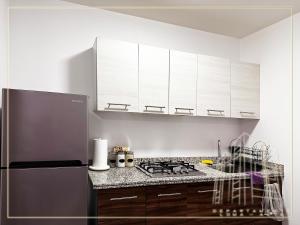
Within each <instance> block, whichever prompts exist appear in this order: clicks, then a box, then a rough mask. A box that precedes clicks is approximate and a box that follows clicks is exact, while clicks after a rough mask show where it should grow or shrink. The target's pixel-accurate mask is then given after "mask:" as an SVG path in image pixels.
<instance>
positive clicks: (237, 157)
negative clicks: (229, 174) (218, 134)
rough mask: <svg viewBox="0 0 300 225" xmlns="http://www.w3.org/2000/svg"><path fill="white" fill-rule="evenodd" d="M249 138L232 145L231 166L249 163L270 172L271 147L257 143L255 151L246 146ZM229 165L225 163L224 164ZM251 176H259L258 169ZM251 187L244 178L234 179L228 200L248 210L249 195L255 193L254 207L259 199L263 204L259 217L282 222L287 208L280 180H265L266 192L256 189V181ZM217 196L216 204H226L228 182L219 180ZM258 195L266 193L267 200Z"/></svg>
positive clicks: (253, 148)
mask: <svg viewBox="0 0 300 225" xmlns="http://www.w3.org/2000/svg"><path fill="white" fill-rule="evenodd" d="M248 138H249V135H247V136H245V135H244V136H243V135H242V136H241V137H239V138H237V139H234V140H232V141H231V142H230V146H229V149H230V152H231V162H232V163H233V164H234V163H236V162H239V163H238V164H239V165H240V166H243V165H244V163H241V162H246V161H247V162H248V163H250V164H260V165H261V166H262V168H263V169H266V168H268V163H269V160H270V159H271V150H270V145H267V144H266V143H265V142H263V141H257V142H255V143H254V144H253V145H252V146H251V147H247V146H245V144H244V143H245V142H244V140H246V139H248ZM223 163H225V162H223ZM253 169H254V170H253V171H251V173H250V175H251V176H252V175H253V174H255V173H256V172H259V171H256V166H254V167H253ZM250 180H251V182H250V186H247V183H246V180H245V179H241V178H235V177H233V178H232V179H231V180H229V182H228V190H231V191H230V192H228V198H229V199H231V203H234V202H236V201H237V202H238V204H239V205H241V206H242V205H244V206H246V205H247V204H249V202H248V203H247V202H246V198H245V196H246V191H247V190H250V191H251V204H253V203H254V201H255V199H260V200H261V209H260V210H259V215H265V216H271V217H273V218H274V219H275V220H278V221H282V218H283V217H284V205H283V200H282V196H281V193H280V190H279V185H278V184H279V183H280V182H282V180H281V181H280V178H279V177H269V176H265V177H264V178H263V188H262V189H261V188H259V187H257V186H256V184H255V182H253V179H252V178H251V179H250ZM214 188H215V190H216V191H215V192H214V196H213V203H214V204H220V203H222V201H223V189H224V181H223V180H216V181H215V184H214ZM257 193H263V196H261V195H258V194H257Z"/></svg>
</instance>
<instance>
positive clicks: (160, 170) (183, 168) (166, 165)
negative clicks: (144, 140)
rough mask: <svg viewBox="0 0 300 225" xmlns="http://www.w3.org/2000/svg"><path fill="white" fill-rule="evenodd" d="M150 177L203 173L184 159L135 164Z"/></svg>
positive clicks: (201, 174) (197, 174) (198, 174)
mask: <svg viewBox="0 0 300 225" xmlns="http://www.w3.org/2000/svg"><path fill="white" fill-rule="evenodd" d="M136 167H137V168H139V169H140V170H141V171H142V172H144V173H145V174H147V175H148V176H151V177H175V176H180V177H181V176H204V175H205V173H203V172H201V171H199V170H197V169H195V166H194V165H191V164H190V163H187V162H184V161H177V162H173V161H159V162H150V161H147V162H140V163H139V164H138V165H137V166H136Z"/></svg>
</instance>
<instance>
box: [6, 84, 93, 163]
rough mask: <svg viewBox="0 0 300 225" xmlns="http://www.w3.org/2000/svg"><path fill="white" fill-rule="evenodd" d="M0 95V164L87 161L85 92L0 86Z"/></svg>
mask: <svg viewBox="0 0 300 225" xmlns="http://www.w3.org/2000/svg"><path fill="white" fill-rule="evenodd" d="M2 96H3V116H2V118H3V125H2V128H3V139H2V142H3V149H2V154H1V156H2V159H1V167H7V166H8V165H9V164H10V163H11V162H36V161H71V160H79V161H81V163H82V164H83V165H84V164H87V142H88V141H87V138H88V137H87V135H88V134H87V97H86V96H83V95H72V94H60V93H49V92H39V91H23V90H15V89H3V93H2ZM7 122H8V123H7ZM8 134H9V135H8ZM6 141H7V142H6ZM7 153H8V156H7ZM7 161H8V162H9V163H7Z"/></svg>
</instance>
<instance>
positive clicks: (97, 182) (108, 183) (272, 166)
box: [89, 157, 284, 189]
mask: <svg viewBox="0 0 300 225" xmlns="http://www.w3.org/2000/svg"><path fill="white" fill-rule="evenodd" d="M170 159H171V160H173V161H177V160H178V161H179V160H184V161H187V162H190V163H192V164H194V165H195V168H196V169H198V170H199V171H201V172H204V173H205V175H200V176H177V177H163V178H161V177H160V178H154V177H150V176H148V175H146V174H145V173H143V172H142V171H141V170H140V169H138V168H136V167H132V168H110V169H109V170H107V171H91V170H89V177H90V179H91V182H92V185H93V188H94V189H109V188H122V187H137V186H150V185H163V184H180V183H197V182H207V181H216V180H230V179H237V178H240V179H245V178H249V177H250V174H249V173H225V172H221V171H219V170H216V169H213V168H211V167H209V166H206V165H204V164H201V163H199V161H200V160H201V159H202V157H193V158H187V157H184V158H155V159H154V158H149V159H137V162H136V164H137V163H138V162H139V161H140V160H145V161H147V160H161V161H163V160H170ZM206 159H207V158H206ZM267 167H268V169H264V170H262V171H261V172H260V173H261V174H262V175H264V176H267V175H269V176H273V175H274V176H283V174H284V171H283V166H282V165H280V164H276V163H268V165H267Z"/></svg>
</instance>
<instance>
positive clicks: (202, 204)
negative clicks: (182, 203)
mask: <svg viewBox="0 0 300 225" xmlns="http://www.w3.org/2000/svg"><path fill="white" fill-rule="evenodd" d="M216 191H217V190H215V189H214V183H213V182H211V183H200V184H192V185H189V186H188V198H187V207H188V216H197V217H198V216H199V217H200V216H217V217H218V215H216V213H213V210H214V209H219V208H220V205H215V204H214V203H213V197H214V194H215V193H216Z"/></svg>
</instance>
